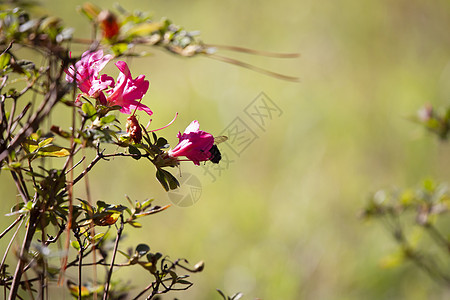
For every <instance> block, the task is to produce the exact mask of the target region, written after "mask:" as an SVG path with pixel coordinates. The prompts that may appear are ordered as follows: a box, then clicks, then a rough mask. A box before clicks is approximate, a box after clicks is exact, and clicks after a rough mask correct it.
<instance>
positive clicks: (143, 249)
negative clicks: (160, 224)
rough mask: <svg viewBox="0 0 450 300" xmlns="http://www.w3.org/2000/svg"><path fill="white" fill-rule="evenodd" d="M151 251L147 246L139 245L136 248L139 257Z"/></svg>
mask: <svg viewBox="0 0 450 300" xmlns="http://www.w3.org/2000/svg"><path fill="white" fill-rule="evenodd" d="M149 251H150V247H149V246H148V245H147V244H139V245H137V246H136V250H135V252H137V253H138V254H139V257H141V256H144V255H145V254H147V253H148V252H149Z"/></svg>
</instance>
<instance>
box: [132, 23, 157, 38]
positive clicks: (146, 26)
mask: <svg viewBox="0 0 450 300" xmlns="http://www.w3.org/2000/svg"><path fill="white" fill-rule="evenodd" d="M161 25H162V24H161V23H159V22H153V23H141V24H138V25H135V26H133V27H131V29H130V30H128V31H127V32H126V33H125V35H126V36H127V37H128V36H130V37H131V36H147V35H150V34H151V33H152V32H154V31H157V30H159V29H160V28H161Z"/></svg>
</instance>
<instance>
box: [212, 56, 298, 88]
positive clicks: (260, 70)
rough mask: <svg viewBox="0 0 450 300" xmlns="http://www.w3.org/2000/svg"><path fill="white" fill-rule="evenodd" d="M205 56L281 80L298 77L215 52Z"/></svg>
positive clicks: (294, 80) (296, 78)
mask: <svg viewBox="0 0 450 300" xmlns="http://www.w3.org/2000/svg"><path fill="white" fill-rule="evenodd" d="M206 57H209V58H212V59H215V60H219V61H223V62H226V63H229V64H232V65H235V66H239V67H243V68H246V69H249V70H252V71H255V72H258V73H261V74H265V75H268V76H270V77H274V78H277V79H281V80H286V81H292V82H299V81H300V79H299V78H298V77H293V76H287V75H283V74H280V73H276V72H272V71H269V70H266V69H263V68H260V67H257V66H254V65H251V64H248V63H246V62H243V61H240V60H237V59H233V58H229V57H225V56H221V55H217V54H207V55H206Z"/></svg>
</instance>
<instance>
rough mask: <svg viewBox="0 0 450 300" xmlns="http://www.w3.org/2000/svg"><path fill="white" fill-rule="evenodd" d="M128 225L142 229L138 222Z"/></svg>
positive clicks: (131, 222)
mask: <svg viewBox="0 0 450 300" xmlns="http://www.w3.org/2000/svg"><path fill="white" fill-rule="evenodd" d="M128 224H130V225H131V226H133V227H135V228H141V227H142V224H141V223H138V222H136V221H130V222H128Z"/></svg>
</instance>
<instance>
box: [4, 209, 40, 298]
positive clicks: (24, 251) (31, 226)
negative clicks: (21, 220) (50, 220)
mask: <svg viewBox="0 0 450 300" xmlns="http://www.w3.org/2000/svg"><path fill="white" fill-rule="evenodd" d="M39 217H40V212H39V211H38V210H37V209H32V210H31V211H30V220H29V222H28V228H27V231H26V233H25V237H24V240H23V244H22V248H21V251H20V256H19V262H18V263H17V267H16V271H15V273H14V279H13V282H12V284H11V292H10V293H9V300H13V299H15V298H16V297H17V292H18V288H19V284H20V279H21V277H22V274H23V269H24V263H25V257H26V255H28V250H29V249H30V245H31V240H32V239H33V235H34V233H35V231H36V227H37V225H38V222H39Z"/></svg>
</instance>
